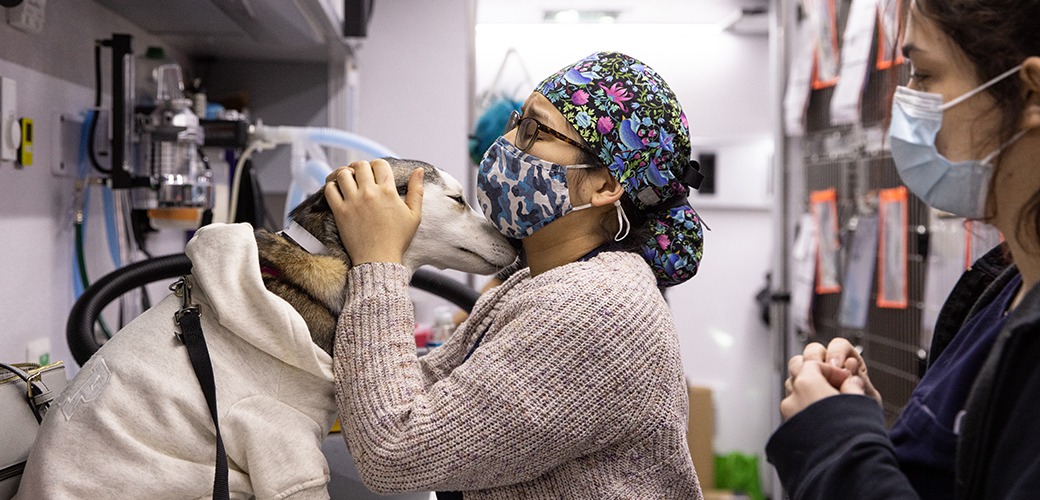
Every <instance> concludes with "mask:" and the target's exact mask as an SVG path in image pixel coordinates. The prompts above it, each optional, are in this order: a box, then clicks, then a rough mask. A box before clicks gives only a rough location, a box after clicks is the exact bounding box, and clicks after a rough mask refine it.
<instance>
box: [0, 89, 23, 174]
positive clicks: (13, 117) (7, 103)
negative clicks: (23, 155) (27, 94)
mask: <svg viewBox="0 0 1040 500" xmlns="http://www.w3.org/2000/svg"><path fill="white" fill-rule="evenodd" d="M17 91H18V85H17V84H16V82H15V81H14V80H12V79H10V78H0V161H14V160H15V157H16V156H17V154H18V144H19V143H20V142H22V137H21V136H22V133H21V132H22V130H21V127H20V126H19V124H18V101H17V96H16V94H17V93H18V92H17Z"/></svg>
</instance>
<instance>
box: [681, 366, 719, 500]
mask: <svg viewBox="0 0 1040 500" xmlns="http://www.w3.org/2000/svg"><path fill="white" fill-rule="evenodd" d="M689 393H690V420H689V423H688V424H687V429H686V442H687V444H688V445H689V447H690V456H691V457H692V458H693V467H694V469H696V470H697V479H698V480H699V481H700V483H701V489H702V490H705V491H707V490H712V489H714V488H715V443H714V441H715V405H714V404H713V403H712V400H711V389H709V388H707V387H696V386H692V385H691V386H689Z"/></svg>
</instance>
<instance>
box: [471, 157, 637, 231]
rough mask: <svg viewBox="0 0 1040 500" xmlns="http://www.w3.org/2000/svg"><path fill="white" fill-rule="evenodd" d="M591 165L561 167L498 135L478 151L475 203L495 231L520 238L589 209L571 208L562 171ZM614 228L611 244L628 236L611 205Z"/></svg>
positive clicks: (621, 216) (624, 222)
mask: <svg viewBox="0 0 1040 500" xmlns="http://www.w3.org/2000/svg"><path fill="white" fill-rule="evenodd" d="M590 166H591V165H569V166H563V165H558V164H556V163H553V162H550V161H546V160H542V159H540V158H536V157H534V156H531V155H529V154H527V153H524V152H523V151H521V150H520V149H519V148H517V147H516V146H514V145H512V144H510V143H509V141H507V140H505V139H504V138H502V137H499V138H498V140H497V141H495V143H494V144H492V145H491V147H490V148H488V150H487V152H486V153H484V159H483V160H481V162H480V169H479V171H478V173H477V199H478V200H479V201H480V208H481V209H482V210H483V211H484V216H486V217H487V219H488V221H490V222H491V224H492V225H493V226H495V227H496V228H498V230H499V231H500V232H501V233H502V234H504V235H506V236H508V237H510V238H516V239H522V238H526V237H527V236H530V235H531V234H532V233H534V232H535V231H537V230H539V229H541V228H542V227H544V226H545V225H546V224H548V223H550V222H552V221H554V220H556V219H559V218H560V217H563V216H564V215H567V214H568V213H570V212H573V211H577V210H584V209H586V208H590V207H592V204H591V203H589V204H585V205H582V206H579V207H574V206H571V200H570V191H569V190H568V189H567V169H572V168H589V167H590ZM614 206H615V207H617V211H618V227H619V228H623V229H624V233H623V234H622V232H621V230H620V229H619V231H618V234H617V236H615V238H614V239H615V240H616V241H620V240H622V239H624V237H625V236H627V235H628V219H627V217H625V215H624V214H625V212H624V210H622V209H621V202H620V201H616V202H614Z"/></svg>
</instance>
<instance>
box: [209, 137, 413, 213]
mask: <svg viewBox="0 0 1040 500" xmlns="http://www.w3.org/2000/svg"><path fill="white" fill-rule="evenodd" d="M252 136H253V141H252V142H251V143H250V145H249V147H248V148H246V150H245V152H243V153H242V157H241V158H239V160H238V166H237V168H235V178H234V181H233V182H232V188H231V207H230V210H229V211H228V222H234V220H235V215H236V213H235V212H236V209H237V208H238V192H239V186H240V184H241V175H242V174H241V173H242V167H243V166H244V165H245V162H246V160H247V159H248V158H249V156H250V155H251V154H252V153H253V152H254V151H257V150H261V149H266V148H271V147H274V146H276V145H278V144H290V145H292V157H291V158H292V159H291V161H290V168H291V175H292V181H291V182H290V183H289V192H288V193H287V194H286V198H285V210H284V212H283V216H284V219H288V218H289V212H290V211H291V210H292V209H293V208H294V207H296V205H299V204H300V202H302V201H303V200H304V198H306V197H307V196H308V195H309V194H311V193H314V192H316V191H317V190H318V189H320V188H321V186H324V185H325V177H326V176H328V175H329V174H330V173H332V167H331V166H330V165H329V160H328V158H327V157H326V156H325V152H324V151H322V149H321V146H328V147H337V148H342V149H351V150H354V151H358V152H360V153H364V154H366V155H368V156H371V157H373V158H383V157H388V156H393V157H396V156H397V155H395V154H394V152H393V151H391V150H390V149H389V148H387V147H385V146H383V145H381V144H379V143H377V142H375V141H373V140H371V139H368V138H365V137H361V136H359V135H357V134H353V133H350V132H346V131H343V130H336V129H333V128H327V127H283V126H278V127H269V126H266V125H257V126H256V127H255V129H254V131H253V134H252Z"/></svg>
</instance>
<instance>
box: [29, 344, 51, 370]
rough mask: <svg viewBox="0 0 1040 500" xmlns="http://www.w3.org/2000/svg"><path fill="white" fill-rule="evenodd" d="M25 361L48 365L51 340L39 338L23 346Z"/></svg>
mask: <svg viewBox="0 0 1040 500" xmlns="http://www.w3.org/2000/svg"><path fill="white" fill-rule="evenodd" d="M25 361H26V362H27V363H39V364H40V365H48V364H50V362H51V339H49V338H46V337H44V338H39V339H36V340H33V341H31V342H29V343H28V344H25Z"/></svg>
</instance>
